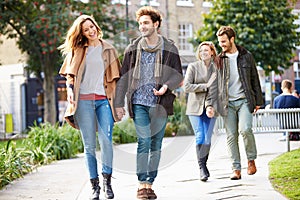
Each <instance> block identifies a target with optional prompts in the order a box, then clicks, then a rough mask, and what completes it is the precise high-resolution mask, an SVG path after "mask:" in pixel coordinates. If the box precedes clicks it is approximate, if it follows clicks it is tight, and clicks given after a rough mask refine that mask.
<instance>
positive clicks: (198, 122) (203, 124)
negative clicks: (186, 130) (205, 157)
mask: <svg viewBox="0 0 300 200" xmlns="http://www.w3.org/2000/svg"><path fill="white" fill-rule="evenodd" d="M189 120H190V122H191V125H192V127H193V131H194V134H195V136H196V145H198V144H210V143H211V136H212V134H213V131H214V125H215V122H216V118H214V117H213V118H209V117H207V115H206V111H205V110H204V111H203V113H202V114H201V115H189Z"/></svg>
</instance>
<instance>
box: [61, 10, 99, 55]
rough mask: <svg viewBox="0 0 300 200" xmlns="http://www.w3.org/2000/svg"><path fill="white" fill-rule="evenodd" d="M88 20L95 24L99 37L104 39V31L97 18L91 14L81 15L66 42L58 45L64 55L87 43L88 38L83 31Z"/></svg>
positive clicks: (69, 32) (68, 34) (74, 23)
mask: <svg viewBox="0 0 300 200" xmlns="http://www.w3.org/2000/svg"><path fill="white" fill-rule="evenodd" d="M86 20H90V21H91V22H92V23H93V24H94V25H95V27H96V29H97V35H98V38H99V39H102V36H103V32H102V30H101V28H100V27H99V25H98V24H97V22H96V21H95V19H94V18H93V17H91V16H89V15H80V16H79V17H78V18H77V19H76V20H75V21H74V22H73V25H72V26H71V28H70V29H69V30H68V32H67V36H66V39H65V42H64V43H63V44H62V45H60V46H59V47H58V49H59V50H60V51H61V52H62V54H63V55H66V54H67V53H69V52H71V51H72V50H74V49H76V48H80V47H83V46H84V45H85V44H87V42H88V39H87V38H86V37H85V36H84V35H83V33H82V24H83V23H84V22H86Z"/></svg>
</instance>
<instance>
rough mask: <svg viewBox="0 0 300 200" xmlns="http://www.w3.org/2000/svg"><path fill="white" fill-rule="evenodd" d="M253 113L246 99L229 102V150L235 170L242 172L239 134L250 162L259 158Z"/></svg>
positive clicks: (227, 131) (227, 118)
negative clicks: (253, 125)
mask: <svg viewBox="0 0 300 200" xmlns="http://www.w3.org/2000/svg"><path fill="white" fill-rule="evenodd" d="M252 118H253V115H252V113H250V112H249V108H248V106H247V100H246V99H239V100H236V101H229V104H228V115H227V116H226V117H224V122H225V128H226V133H227V148H228V152H229V156H230V159H231V163H232V169H233V170H241V158H240V149H239V134H241V135H242V137H243V141H244V146H245V151H246V155H247V159H248V160H255V159H256V157H257V151H256V144H255V138H254V135H253V132H252Z"/></svg>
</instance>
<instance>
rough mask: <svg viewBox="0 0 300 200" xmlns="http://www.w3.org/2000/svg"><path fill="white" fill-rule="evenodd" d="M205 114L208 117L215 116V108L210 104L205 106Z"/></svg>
mask: <svg viewBox="0 0 300 200" xmlns="http://www.w3.org/2000/svg"><path fill="white" fill-rule="evenodd" d="M206 115H207V117H209V118H212V117H214V116H215V109H214V108H213V107H212V106H207V107H206Z"/></svg>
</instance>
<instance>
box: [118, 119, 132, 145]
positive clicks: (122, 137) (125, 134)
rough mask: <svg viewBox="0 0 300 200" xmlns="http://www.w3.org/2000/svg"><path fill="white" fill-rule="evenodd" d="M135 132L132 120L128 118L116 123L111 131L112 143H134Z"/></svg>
mask: <svg viewBox="0 0 300 200" xmlns="http://www.w3.org/2000/svg"><path fill="white" fill-rule="evenodd" d="M136 141H137V137H136V131H135V127H134V124H133V120H132V119H131V118H128V119H127V120H124V121H122V122H119V123H116V124H115V125H114V129H113V142H114V143H115V144H125V143H132V142H136Z"/></svg>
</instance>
